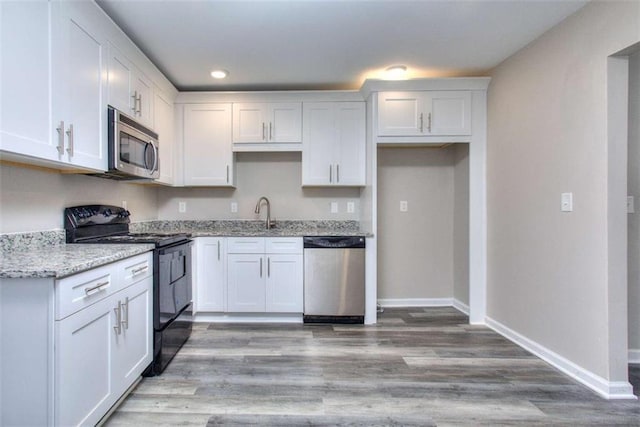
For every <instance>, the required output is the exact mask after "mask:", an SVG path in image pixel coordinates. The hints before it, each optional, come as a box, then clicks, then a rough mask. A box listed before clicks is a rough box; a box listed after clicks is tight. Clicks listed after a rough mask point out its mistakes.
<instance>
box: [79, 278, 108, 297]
mask: <svg viewBox="0 0 640 427" xmlns="http://www.w3.org/2000/svg"><path fill="white" fill-rule="evenodd" d="M108 284H109V281H108V280H107V281H106V282H100V283H98V284H97V285H95V286H94V287H92V288H87V289H85V290H84V293H85V295H86V296H89V295H93V294H95V293H96V292H100V291H101V290H102V289H100V288H102V287H103V286H107V285H108ZM94 291H95V292H94Z"/></svg>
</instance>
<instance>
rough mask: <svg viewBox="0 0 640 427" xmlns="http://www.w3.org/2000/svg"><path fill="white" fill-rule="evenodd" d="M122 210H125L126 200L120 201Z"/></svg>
mask: <svg viewBox="0 0 640 427" xmlns="http://www.w3.org/2000/svg"><path fill="white" fill-rule="evenodd" d="M122 209H127V201H126V200H123V201H122Z"/></svg>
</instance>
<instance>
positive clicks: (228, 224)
mask: <svg viewBox="0 0 640 427" xmlns="http://www.w3.org/2000/svg"><path fill="white" fill-rule="evenodd" d="M130 230H131V231H132V232H136V233H148V232H152V233H190V234H191V236H192V237H207V236H221V237H301V236H363V237H372V234H370V233H366V232H363V231H361V230H360V228H359V224H358V222H357V221H303V220H282V221H276V225H275V227H273V228H271V229H269V230H267V229H266V227H265V221H256V220H191V221H146V222H138V223H132V224H131V226H130Z"/></svg>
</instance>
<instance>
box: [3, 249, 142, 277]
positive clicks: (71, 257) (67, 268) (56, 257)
mask: <svg viewBox="0 0 640 427" xmlns="http://www.w3.org/2000/svg"><path fill="white" fill-rule="evenodd" d="M153 248H154V246H153V245H149V244H122V245H121V244H106V245H99V244H69V245H67V244H48V245H42V246H39V247H33V246H32V247H28V248H13V249H11V250H2V251H0V278H5V279H6V278H47V277H50V278H54V279H59V278H62V277H65V276H69V275H71V274H75V273H79V272H81V271H85V270H89V269H92V268H95V267H99V266H101V265H105V264H109V263H111V262H114V261H119V260H121V259H125V258H129V257H131V256H134V255H138V254H141V253H144V252H148V251H150V250H152V249H153Z"/></svg>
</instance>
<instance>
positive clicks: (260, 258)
mask: <svg viewBox="0 0 640 427" xmlns="http://www.w3.org/2000/svg"><path fill="white" fill-rule="evenodd" d="M260 277H262V257H261V258H260Z"/></svg>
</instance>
